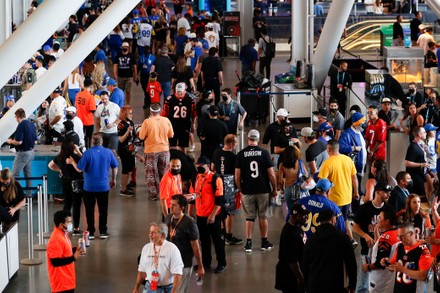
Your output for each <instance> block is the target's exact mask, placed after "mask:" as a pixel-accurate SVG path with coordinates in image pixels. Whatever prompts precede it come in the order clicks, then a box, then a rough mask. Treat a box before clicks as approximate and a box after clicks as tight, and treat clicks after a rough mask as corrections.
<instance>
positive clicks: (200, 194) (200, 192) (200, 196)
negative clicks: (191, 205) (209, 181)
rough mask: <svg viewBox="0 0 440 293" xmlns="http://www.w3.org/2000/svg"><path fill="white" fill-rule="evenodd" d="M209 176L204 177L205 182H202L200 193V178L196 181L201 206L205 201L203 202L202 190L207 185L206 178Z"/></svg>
mask: <svg viewBox="0 0 440 293" xmlns="http://www.w3.org/2000/svg"><path fill="white" fill-rule="evenodd" d="M208 175H209V173H208V174H206V175H205V176H204V177H203V181H202V183H201V184H200V189H199V192H197V187H198V186H199V178H197V180H196V193H198V194H199V195H198V198H199V199H200V204H201V205H203V200H202V198H203V197H202V190H203V186H205V183H206V177H207V176H208ZM200 176H202V175H200Z"/></svg>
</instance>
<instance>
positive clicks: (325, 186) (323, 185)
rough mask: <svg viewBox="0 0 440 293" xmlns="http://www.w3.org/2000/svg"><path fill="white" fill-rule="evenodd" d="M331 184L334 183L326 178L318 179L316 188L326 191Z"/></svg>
mask: <svg viewBox="0 0 440 293" xmlns="http://www.w3.org/2000/svg"><path fill="white" fill-rule="evenodd" d="M333 186H334V184H333V183H332V182H331V181H330V180H328V179H327V178H323V179H320V180H319V181H318V183H316V189H318V190H321V191H328V190H329V189H330V188H332V187H333Z"/></svg>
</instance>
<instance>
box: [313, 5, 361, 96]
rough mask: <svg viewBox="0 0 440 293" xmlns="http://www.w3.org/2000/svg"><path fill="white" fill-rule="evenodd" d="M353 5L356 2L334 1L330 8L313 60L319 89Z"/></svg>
mask: <svg viewBox="0 0 440 293" xmlns="http://www.w3.org/2000/svg"><path fill="white" fill-rule="evenodd" d="M353 3H354V0H333V2H332V4H331V6H330V11H329V13H328V15H327V19H326V20H325V24H324V27H323V29H322V33H321V36H320V38H319V42H318V46H317V48H316V53H315V55H314V56H313V58H312V63H313V64H314V65H315V82H316V87H317V88H318V89H320V88H321V87H322V86H323V85H324V81H325V78H326V76H327V73H328V70H329V68H330V65H331V64H332V60H333V56H334V55H335V52H336V49H337V48H338V44H339V40H340V39H341V35H342V33H343V31H344V28H345V25H346V23H347V20H348V17H349V16H350V12H351V8H352V7H353Z"/></svg>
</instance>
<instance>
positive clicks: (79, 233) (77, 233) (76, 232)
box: [72, 229, 83, 237]
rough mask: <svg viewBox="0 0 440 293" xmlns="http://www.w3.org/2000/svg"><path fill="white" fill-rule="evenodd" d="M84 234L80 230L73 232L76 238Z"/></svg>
mask: <svg viewBox="0 0 440 293" xmlns="http://www.w3.org/2000/svg"><path fill="white" fill-rule="evenodd" d="M82 234H83V231H81V230H80V229H78V230H73V232H72V235H73V236H76V237H79V236H82Z"/></svg>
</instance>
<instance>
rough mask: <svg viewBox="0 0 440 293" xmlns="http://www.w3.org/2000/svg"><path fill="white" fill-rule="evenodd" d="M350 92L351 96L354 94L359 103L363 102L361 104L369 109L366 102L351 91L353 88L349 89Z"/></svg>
mask: <svg viewBox="0 0 440 293" xmlns="http://www.w3.org/2000/svg"><path fill="white" fill-rule="evenodd" d="M349 92H350V95H351V94H353V95H354V96H355V97H356V99H357V100H358V101H359V102H361V104H362V105H364V106H365V107H367V105H366V104H365V103H364V101H362V100H361V98H359V96H358V95H357V94H356V93H355V92H354V91H353V90H352V89H351V88H349Z"/></svg>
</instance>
